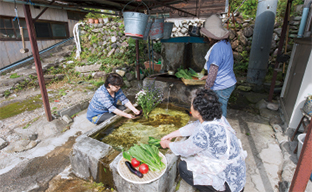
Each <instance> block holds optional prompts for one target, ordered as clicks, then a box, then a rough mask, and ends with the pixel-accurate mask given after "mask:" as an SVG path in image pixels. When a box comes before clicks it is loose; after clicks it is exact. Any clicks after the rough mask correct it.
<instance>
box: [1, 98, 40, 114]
mask: <svg viewBox="0 0 312 192" xmlns="http://www.w3.org/2000/svg"><path fill="white" fill-rule="evenodd" d="M40 98H41V95H37V96H34V97H31V98H29V99H26V100H23V101H16V102H12V103H9V104H7V105H4V106H2V107H0V120H1V119H6V118H9V117H12V116H15V115H18V114H20V113H22V112H24V111H32V110H35V109H37V108H40V107H41V106H42V100H41V99H40Z"/></svg>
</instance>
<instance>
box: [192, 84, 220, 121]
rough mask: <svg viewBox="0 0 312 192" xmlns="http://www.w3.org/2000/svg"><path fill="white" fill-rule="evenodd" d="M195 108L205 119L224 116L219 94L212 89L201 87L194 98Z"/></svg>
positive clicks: (209, 119) (210, 119)
mask: <svg viewBox="0 0 312 192" xmlns="http://www.w3.org/2000/svg"><path fill="white" fill-rule="evenodd" d="M192 104H193V108H194V110H196V111H198V112H199V114H200V115H201V116H202V118H203V120H204V121H212V120H213V119H214V118H216V119H220V118H221V117H222V109H221V105H222V104H221V103H220V102H219V97H218V95H217V94H216V93H215V92H214V91H213V90H211V89H209V90H208V89H199V90H197V92H196V96H195V98H194V99H193V103H192Z"/></svg>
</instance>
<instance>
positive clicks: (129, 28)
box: [122, 1, 149, 38]
mask: <svg viewBox="0 0 312 192" xmlns="http://www.w3.org/2000/svg"><path fill="white" fill-rule="evenodd" d="M131 2H133V1H130V2H129V3H131ZM129 3H127V4H126V5H125V7H126V6H127V5H128V4H129ZM142 3H143V4H144V5H145V6H146V4H145V3H144V2H143V1H142ZM125 7H124V8H123V9H122V14H123V17H124V25H125V35H126V36H127V37H134V38H143V35H144V31H145V28H146V25H147V20H148V17H149V14H148V15H146V14H144V13H139V12H128V11H127V12H124V9H125ZM146 7H147V6H146ZM147 10H148V13H149V9H148V7H147Z"/></svg>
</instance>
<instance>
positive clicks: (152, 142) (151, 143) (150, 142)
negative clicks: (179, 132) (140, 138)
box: [148, 137, 160, 148]
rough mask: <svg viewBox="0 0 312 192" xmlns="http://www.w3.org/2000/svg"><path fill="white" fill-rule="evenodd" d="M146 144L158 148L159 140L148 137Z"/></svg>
mask: <svg viewBox="0 0 312 192" xmlns="http://www.w3.org/2000/svg"><path fill="white" fill-rule="evenodd" d="M148 144H149V145H154V146H156V147H157V148H159V147H160V139H155V138H154V137H148Z"/></svg>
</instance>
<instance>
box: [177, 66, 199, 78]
mask: <svg viewBox="0 0 312 192" xmlns="http://www.w3.org/2000/svg"><path fill="white" fill-rule="evenodd" d="M175 76H176V77H178V78H184V79H193V78H192V77H197V78H199V79H200V78H202V77H203V74H201V73H196V71H194V70H193V69H192V68H189V70H187V69H182V68H178V71H177V72H176V73H175Z"/></svg>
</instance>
